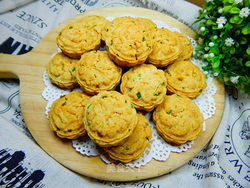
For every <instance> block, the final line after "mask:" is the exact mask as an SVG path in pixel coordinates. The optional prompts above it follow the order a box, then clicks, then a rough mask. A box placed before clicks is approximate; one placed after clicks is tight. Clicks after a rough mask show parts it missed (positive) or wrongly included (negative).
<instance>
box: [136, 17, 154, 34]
mask: <svg viewBox="0 0 250 188" xmlns="http://www.w3.org/2000/svg"><path fill="white" fill-rule="evenodd" d="M137 20H138V21H139V22H141V23H142V24H143V25H144V28H145V29H146V30H148V31H153V30H154V29H156V28H157V25H156V24H155V23H154V22H153V21H152V20H150V19H148V18H137Z"/></svg>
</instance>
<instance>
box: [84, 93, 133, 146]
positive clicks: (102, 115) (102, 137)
mask: <svg viewBox="0 0 250 188" xmlns="http://www.w3.org/2000/svg"><path fill="white" fill-rule="evenodd" d="M84 114H85V115H84V124H85V129H86V131H87V133H88V135H89V137H90V138H91V139H92V140H93V141H94V142H95V143H97V144H98V145H100V146H101V147H110V146H116V145H119V144H121V143H122V142H123V141H124V139H125V138H127V137H128V136H130V135H131V134H132V132H133V130H134V128H135V126H136V124H137V113H136V110H135V108H134V107H133V105H132V104H131V102H130V99H129V98H128V97H127V96H125V95H122V94H120V93H118V92H117V91H102V92H100V93H99V94H97V95H95V96H93V97H91V99H90V100H89V102H88V104H87V106H86V108H85V113H84Z"/></svg>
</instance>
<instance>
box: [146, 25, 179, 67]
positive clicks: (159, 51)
mask: <svg viewBox="0 0 250 188" xmlns="http://www.w3.org/2000/svg"><path fill="white" fill-rule="evenodd" d="M153 41H154V46H153V51H152V53H151V54H150V55H149V57H148V63H151V64H153V65H155V66H156V67H166V66H167V65H169V64H171V63H173V62H174V61H175V60H176V59H177V58H178V57H179V54H180V48H179V41H178V37H177V35H176V34H174V32H172V31H169V30H168V29H166V28H157V29H155V30H154V32H153Z"/></svg>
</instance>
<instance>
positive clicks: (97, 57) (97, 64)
mask: <svg viewBox="0 0 250 188" xmlns="http://www.w3.org/2000/svg"><path fill="white" fill-rule="evenodd" d="M121 75H122V69H121V68H120V67H119V66H117V65H116V64H115V63H114V62H113V61H111V60H110V58H109V56H108V53H107V52H106V51H90V52H87V53H85V54H83V55H82V57H81V59H80V60H79V61H78V63H77V65H76V78H77V82H78V84H79V85H80V86H81V88H82V90H83V91H85V92H86V93H88V94H90V95H94V94H97V93H99V92H100V91H105V90H112V89H114V88H115V87H116V86H117V85H118V84H119V82H120V79H121Z"/></svg>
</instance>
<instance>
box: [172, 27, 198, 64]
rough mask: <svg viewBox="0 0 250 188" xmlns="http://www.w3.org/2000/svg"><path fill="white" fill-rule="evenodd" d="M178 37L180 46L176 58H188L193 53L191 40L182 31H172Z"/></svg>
mask: <svg viewBox="0 0 250 188" xmlns="http://www.w3.org/2000/svg"><path fill="white" fill-rule="evenodd" d="M174 33H175V34H176V35H177V37H178V39H179V47H180V54H179V57H178V59H177V61H179V60H188V59H189V58H190V57H191V56H192V54H193V50H194V49H193V46H192V43H191V41H190V40H189V39H188V38H187V37H186V36H185V35H184V34H182V33H179V32H174Z"/></svg>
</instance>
